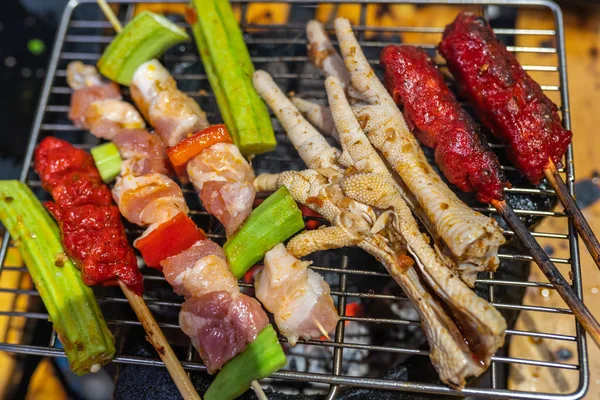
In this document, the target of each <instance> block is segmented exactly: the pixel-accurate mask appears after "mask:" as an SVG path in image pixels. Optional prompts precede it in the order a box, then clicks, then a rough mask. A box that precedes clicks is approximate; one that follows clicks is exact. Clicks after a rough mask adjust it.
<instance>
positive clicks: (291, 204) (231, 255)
mask: <svg viewBox="0 0 600 400" xmlns="http://www.w3.org/2000/svg"><path fill="white" fill-rule="evenodd" d="M302 228H304V221H303V220H302V212H301V211H300V209H299V208H298V206H297V205H296V202H295V201H294V199H293V198H292V195H291V194H290V192H289V191H288V190H287V188H286V187H285V186H282V187H280V188H279V189H278V190H277V191H276V192H275V193H273V194H272V195H271V196H269V197H268V198H267V199H266V200H265V201H263V202H262V204H261V205H259V206H258V207H256V209H255V210H253V211H252V213H251V214H250V216H249V217H248V219H247V220H246V222H244V224H243V225H242V226H241V228H240V229H239V230H238V231H237V233H236V234H235V235H233V236H232V237H230V238H229V239H228V240H227V243H225V246H223V250H225V255H226V256H227V260H228V261H229V268H230V269H231V272H233V274H234V275H235V276H236V277H237V278H238V279H239V278H241V277H242V276H243V275H244V273H246V271H248V269H250V267H251V266H253V265H254V264H255V263H256V262H257V261H259V260H260V259H261V258H263V256H264V255H265V253H266V252H267V251H269V250H271V249H272V248H273V247H274V246H275V245H276V244H279V243H281V242H283V241H284V240H286V239H288V238H289V237H290V236H292V235H293V234H294V233H296V232H298V231H299V230H300V229H302Z"/></svg>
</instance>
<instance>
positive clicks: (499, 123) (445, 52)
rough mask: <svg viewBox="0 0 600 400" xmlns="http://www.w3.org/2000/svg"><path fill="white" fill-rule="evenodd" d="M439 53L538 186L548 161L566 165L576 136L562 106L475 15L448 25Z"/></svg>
mask: <svg viewBox="0 0 600 400" xmlns="http://www.w3.org/2000/svg"><path fill="white" fill-rule="evenodd" d="M439 51H440V53H441V55H442V56H443V57H444V58H445V59H446V61H447V63H448V68H449V69H450V71H451V72H452V74H453V75H454V78H455V79H456V81H457V83H458V87H459V90H460V91H461V93H462V94H463V95H464V96H465V97H466V98H468V99H469V101H470V102H471V104H472V105H473V107H474V109H475V112H476V113H477V115H478V116H479V118H480V119H481V121H482V122H483V123H484V124H485V125H486V126H488V127H489V128H490V129H491V130H492V133H493V134H494V136H496V137H497V138H499V139H500V140H501V141H502V142H504V143H505V144H506V145H507V146H506V151H507V155H508V158H509V159H510V160H511V162H512V163H513V164H514V166H515V167H516V168H517V170H518V171H519V172H520V173H521V174H523V175H524V176H525V177H526V178H527V179H528V180H529V181H530V182H531V183H533V184H538V183H539V182H540V181H541V180H542V178H543V177H544V172H543V170H544V167H545V166H546V165H547V164H548V159H549V158H551V159H552V160H553V161H554V162H555V163H557V164H558V163H560V161H561V158H562V156H563V155H564V154H565V152H566V150H567V146H568V145H569V143H570V142H571V136H572V135H573V134H572V133H571V132H570V131H568V130H566V129H564V128H563V126H562V124H561V121H560V117H559V115H558V107H556V105H555V104H554V103H552V101H550V99H549V98H548V97H546V96H545V95H544V92H543V91H542V89H541V88H540V85H538V84H537V83H536V82H535V81H534V80H533V79H531V77H530V76H529V75H527V73H526V72H525V70H523V68H522V67H521V65H520V64H519V62H518V61H517V59H516V58H515V56H514V55H513V54H512V53H511V52H509V51H508V50H507V49H506V46H505V45H504V44H503V43H501V42H500V41H499V40H498V39H497V38H496V36H495V35H494V32H493V31H492V28H491V27H490V26H489V24H488V23H487V21H486V20H485V19H483V18H481V17H477V16H476V15H475V14H473V13H469V12H462V13H460V14H459V15H458V16H457V17H456V19H455V20H454V22H453V23H452V24H450V25H448V26H447V27H446V30H445V31H444V36H443V39H442V42H441V43H440V46H439Z"/></svg>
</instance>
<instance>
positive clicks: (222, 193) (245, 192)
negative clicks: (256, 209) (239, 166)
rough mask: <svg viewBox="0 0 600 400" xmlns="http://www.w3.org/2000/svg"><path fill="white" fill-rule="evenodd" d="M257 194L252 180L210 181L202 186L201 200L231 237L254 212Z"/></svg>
mask: <svg viewBox="0 0 600 400" xmlns="http://www.w3.org/2000/svg"><path fill="white" fill-rule="evenodd" d="M255 195H256V189H255V188H254V184H253V183H252V181H243V182H222V181H209V182H206V183H205V184H204V185H203V186H202V190H201V191H200V200H201V201H202V204H203V205H204V208H206V211H208V212H209V213H210V214H212V215H214V216H215V217H216V218H217V219H218V220H219V221H220V222H221V223H222V224H223V226H224V227H225V232H226V234H227V237H229V236H231V235H233V234H234V233H235V232H236V231H237V230H238V228H239V227H240V226H241V225H242V224H243V223H244V221H245V220H246V218H248V216H249V215H250V212H252V204H253V202H254V196H255Z"/></svg>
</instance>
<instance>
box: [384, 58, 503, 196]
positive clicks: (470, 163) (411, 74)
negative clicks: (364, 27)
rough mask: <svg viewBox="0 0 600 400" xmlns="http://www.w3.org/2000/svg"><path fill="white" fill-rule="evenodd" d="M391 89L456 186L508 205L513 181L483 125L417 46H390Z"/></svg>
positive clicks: (387, 65)
mask: <svg viewBox="0 0 600 400" xmlns="http://www.w3.org/2000/svg"><path fill="white" fill-rule="evenodd" d="M380 63H381V65H382V66H383V67H384V68H385V85H386V87H387V89H388V91H389V92H390V94H391V95H392V97H393V98H394V101H395V102H396V103H397V104H398V106H399V107H401V108H402V109H403V111H404V117H405V119H406V122H407V124H408V125H409V127H410V128H411V130H412V131H413V132H414V134H415V136H416V137H417V138H418V139H419V140H420V141H421V142H422V143H423V144H424V145H426V146H428V147H431V148H433V149H435V162H436V164H437V165H438V166H439V168H440V170H441V171H442V172H443V174H444V176H445V177H446V179H448V181H450V183H452V184H454V185H456V186H457V187H458V188H459V189H460V190H462V191H464V192H472V191H475V192H476V193H477V199H478V200H479V201H481V202H484V203H488V202H489V201H490V200H491V199H496V200H502V199H503V198H504V191H503V188H504V187H505V186H507V180H506V177H505V175H504V173H503V172H502V169H501V168H500V163H499V162H498V159H497V158H496V155H495V154H494V153H493V152H492V150H491V149H490V147H489V145H488V144H487V141H486V140H485V138H483V137H482V135H481V133H480V131H479V129H478V127H477V124H476V123H475V122H474V121H473V119H472V118H471V117H470V116H469V114H467V112H466V111H465V110H464V109H463V108H462V107H461V106H460V104H459V103H458V101H457V100H456V97H455V96H454V94H453V93H452V92H451V91H450V89H448V86H446V83H445V82H444V78H443V76H442V74H441V73H440V71H439V70H438V69H437V67H436V66H435V64H434V62H433V60H431V58H430V57H429V56H428V55H427V53H426V52H425V51H423V50H421V49H419V48H417V47H414V46H387V47H386V48H385V49H383V51H382V52H381V55H380Z"/></svg>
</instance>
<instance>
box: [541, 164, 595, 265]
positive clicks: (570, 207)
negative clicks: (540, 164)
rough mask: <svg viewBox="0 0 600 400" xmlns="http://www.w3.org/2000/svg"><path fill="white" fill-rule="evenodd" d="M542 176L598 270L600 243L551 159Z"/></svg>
mask: <svg viewBox="0 0 600 400" xmlns="http://www.w3.org/2000/svg"><path fill="white" fill-rule="evenodd" d="M544 175H546V179H548V182H550V184H551V185H552V187H553V188H554V191H555V192H556V196H557V197H558V199H559V200H560V202H561V203H562V205H563V207H564V208H565V213H567V215H568V216H569V217H571V221H573V225H574V226H575V229H576V230H577V233H578V234H579V236H580V237H581V239H582V240H583V243H585V247H587V249H588V251H589V252H590V254H591V255H592V258H593V259H594V262H595V263H596V265H597V266H598V268H600V243H598V239H597V238H596V236H595V235H594V232H592V228H591V227H590V224H589V223H588V222H587V220H586V219H585V217H584V216H583V213H582V212H581V209H580V208H579V206H578V205H577V202H576V201H575V199H574V198H573V196H571V193H570V192H569V188H567V185H566V183H565V181H563V179H562V177H561V176H560V174H559V173H558V169H557V168H556V165H555V164H554V162H553V161H552V159H548V164H547V165H546V167H545V168H544Z"/></svg>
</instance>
